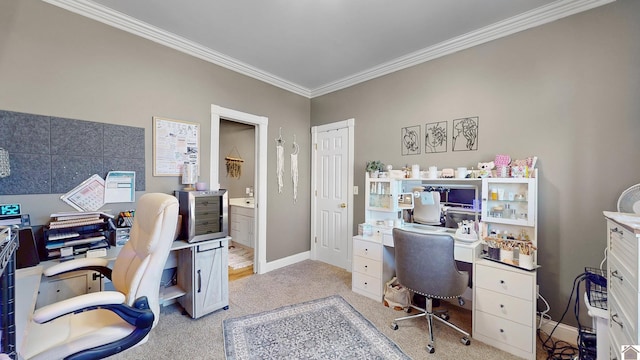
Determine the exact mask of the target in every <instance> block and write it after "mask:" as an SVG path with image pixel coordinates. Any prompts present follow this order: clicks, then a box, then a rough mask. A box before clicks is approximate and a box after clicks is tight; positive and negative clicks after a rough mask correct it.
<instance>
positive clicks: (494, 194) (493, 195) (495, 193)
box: [491, 189, 498, 200]
mask: <svg viewBox="0 0 640 360" xmlns="http://www.w3.org/2000/svg"><path fill="white" fill-rule="evenodd" d="M491 200H498V189H491Z"/></svg>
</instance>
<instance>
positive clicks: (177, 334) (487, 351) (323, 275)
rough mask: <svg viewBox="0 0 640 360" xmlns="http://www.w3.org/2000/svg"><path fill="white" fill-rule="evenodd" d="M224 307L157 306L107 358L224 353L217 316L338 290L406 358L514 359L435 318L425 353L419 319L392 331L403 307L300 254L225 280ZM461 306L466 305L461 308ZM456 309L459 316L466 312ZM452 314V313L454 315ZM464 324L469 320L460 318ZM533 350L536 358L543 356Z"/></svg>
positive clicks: (424, 334) (344, 273) (217, 356)
mask: <svg viewBox="0 0 640 360" xmlns="http://www.w3.org/2000/svg"><path fill="white" fill-rule="evenodd" d="M229 292H230V296H229V302H230V304H229V310H226V311H225V310H219V311H216V312H214V313H212V314H209V315H207V316H205V317H202V318H200V319H198V320H193V319H191V318H189V317H188V316H185V315H183V314H182V312H181V308H180V307H179V306H177V305H171V306H168V307H165V308H163V309H162V314H161V317H160V322H159V323H158V325H157V326H156V328H155V329H153V330H152V332H151V334H150V338H149V341H148V342H147V343H146V344H143V345H140V346H138V347H136V348H134V349H130V350H128V351H125V352H124V353H121V354H118V355H114V356H113V357H111V358H110V359H135V360H142V359H149V360H152V359H153V360H155V359H224V340H223V335H222V321H223V320H224V319H226V318H232V317H238V316H242V315H248V314H254V313H258V312H262V311H266V310H271V309H275V308H277V307H281V306H284V305H290V304H296V303H300V302H304V301H309V300H313V299H319V298H322V297H326V296H330V295H334V294H339V295H341V296H342V297H344V298H345V299H346V300H347V301H348V302H349V303H350V304H351V305H352V306H353V307H354V308H355V309H356V310H358V311H359V312H360V313H361V314H362V315H364V316H365V317H366V318H367V319H369V321H371V322H372V323H373V324H374V325H375V326H376V327H377V328H378V329H379V330H380V331H381V332H382V333H384V334H385V335H387V336H388V337H389V338H390V339H391V340H392V341H394V342H395V343H396V344H398V346H400V348H401V349H402V350H403V351H404V352H405V353H406V354H407V355H409V356H410V357H411V358H412V359H416V360H418V359H456V360H458V359H492V360H496V359H516V357H514V356H512V355H510V354H507V353H505V352H502V351H500V350H497V349H495V348H493V347H491V346H488V345H485V344H483V343H481V342H479V341H476V340H474V339H471V345H470V346H464V345H463V344H461V343H460V341H459V339H460V336H459V335H458V333H456V332H455V331H454V330H452V329H449V328H448V327H446V326H445V325H442V324H439V323H437V322H436V325H435V331H436V344H435V346H436V352H435V354H428V353H427V352H426V350H425V345H426V344H427V327H426V321H425V320H424V319H414V320H410V321H403V322H401V324H400V328H399V329H398V330H396V331H393V330H391V328H390V326H389V324H390V323H391V321H392V320H393V319H394V318H395V317H399V316H402V315H404V313H402V312H399V311H395V310H393V309H390V308H387V307H384V306H383V305H382V304H381V303H379V302H376V301H373V300H371V299H369V298H366V297H364V296H361V295H358V294H356V293H354V292H352V291H351V273H349V272H347V271H345V270H343V269H340V268H337V267H334V266H331V265H327V264H325V263H321V262H317V261H311V260H306V261H302V262H300V263H297V264H294V265H290V266H287V267H284V268H281V269H278V270H274V271H272V272H269V273H267V274H264V275H253V276H249V277H246V278H242V279H239V280H235V281H232V282H231V283H230V284H229ZM463 311H467V310H463ZM468 315H469V314H468V311H467V314H466V315H465V314H464V313H462V317H465V316H467V318H468ZM455 316H458V315H454V314H452V318H455ZM460 325H462V326H463V328H465V329H467V330H470V325H471V324H470V322H468V323H467V324H460ZM544 358H545V356H544V355H543V354H540V352H539V353H538V359H544Z"/></svg>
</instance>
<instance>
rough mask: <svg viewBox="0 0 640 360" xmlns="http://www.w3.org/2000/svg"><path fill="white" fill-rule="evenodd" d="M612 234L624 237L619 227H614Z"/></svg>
mask: <svg viewBox="0 0 640 360" xmlns="http://www.w3.org/2000/svg"><path fill="white" fill-rule="evenodd" d="M611 232H612V233H618V234H620V235H622V230H618V228H617V227H614V228H613V229H611Z"/></svg>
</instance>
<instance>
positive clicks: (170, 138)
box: [153, 116, 200, 176]
mask: <svg viewBox="0 0 640 360" xmlns="http://www.w3.org/2000/svg"><path fill="white" fill-rule="evenodd" d="M185 162H189V163H191V164H196V165H197V167H198V172H199V171H200V170H199V169H200V124H197V123H191V122H186V121H180V120H171V119H165V118H161V117H156V116H154V117H153V176H180V175H182V166H183V165H184V163H185Z"/></svg>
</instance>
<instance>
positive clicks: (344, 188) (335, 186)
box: [312, 127, 352, 270]
mask: <svg viewBox="0 0 640 360" xmlns="http://www.w3.org/2000/svg"><path fill="white" fill-rule="evenodd" d="M349 131H350V129H349V128H347V127H342V128H339V129H332V130H328V131H321V132H318V133H317V136H316V146H317V149H316V152H315V161H314V162H315V169H314V175H313V176H314V178H315V204H316V205H315V211H314V213H315V219H314V221H315V226H314V228H315V236H314V238H313V239H312V241H313V246H314V247H315V258H316V259H317V260H320V261H323V262H326V263H328V264H331V265H335V266H338V267H341V268H344V269H347V270H350V269H351V266H350V265H351V252H350V251H349V245H350V243H351V236H350V234H351V228H350V227H351V226H352V225H351V223H350V221H349V219H350V214H352V213H351V205H352V204H351V203H352V201H351V196H350V194H351V191H349V188H350V185H349V176H348V174H349V171H350V168H351V162H352V161H351V160H350V141H349V140H350V137H349ZM351 216H352V215H351Z"/></svg>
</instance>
